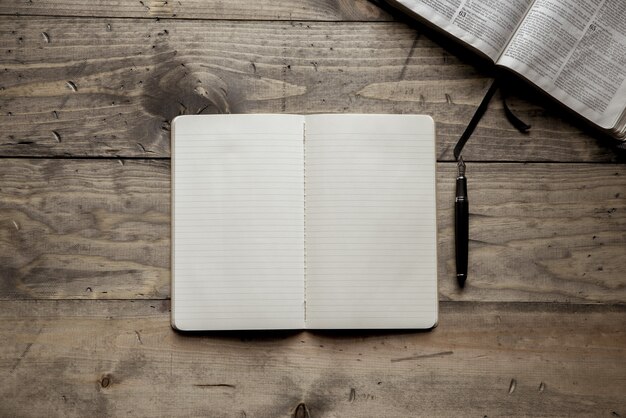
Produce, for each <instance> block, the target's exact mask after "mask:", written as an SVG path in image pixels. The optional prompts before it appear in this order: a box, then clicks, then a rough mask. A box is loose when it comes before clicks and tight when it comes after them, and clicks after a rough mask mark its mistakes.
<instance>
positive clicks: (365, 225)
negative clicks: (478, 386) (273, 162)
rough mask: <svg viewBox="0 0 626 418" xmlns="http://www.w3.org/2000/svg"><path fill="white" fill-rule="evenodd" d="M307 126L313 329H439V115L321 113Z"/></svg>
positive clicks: (308, 287)
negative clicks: (436, 119) (436, 124)
mask: <svg viewBox="0 0 626 418" xmlns="http://www.w3.org/2000/svg"><path fill="white" fill-rule="evenodd" d="M305 126H306V127H305V177H306V180H305V195H306V197H305V247H306V283H305V300H306V327H307V328H312V329H323V328H326V329H327V328H339V329H342V328H344V329H346V328H370V329H373V328H430V327H432V326H434V325H435V324H436V322H437V236H436V232H437V225H436V210H435V200H436V199H435V170H436V165H435V134H434V123H433V121H432V119H431V118H430V117H428V116H415V115H313V116H307V117H306V120H305Z"/></svg>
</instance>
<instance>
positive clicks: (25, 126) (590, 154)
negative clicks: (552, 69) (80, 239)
mask: <svg viewBox="0 0 626 418" xmlns="http://www.w3.org/2000/svg"><path fill="white" fill-rule="evenodd" d="M340 4H344V3H343V2H340ZM346 4H348V3H346ZM25 7H26V6H25ZM28 7H30V6H28ZM355 7H356V6H355ZM316 10H318V9H316ZM475 64H476V62H475V60H468V59H466V58H460V55H459V56H456V55H451V54H450V53H449V51H448V50H445V49H443V48H442V47H441V46H439V45H438V44H437V43H435V42H433V41H432V40H430V39H428V38H427V37H426V36H422V35H420V33H418V32H416V31H415V30H414V29H412V28H410V27H408V26H406V25H405V24H403V23H398V22H381V23H367V22H365V23H349V22H339V23H328V22H327V23H324V22H309V23H307V22H231V21H216V22H210V23H207V22H203V21H195V20H176V19H174V20H161V21H155V20H145V19H99V18H49V17H29V18H15V17H10V16H4V17H0V72H2V78H1V79H0V122H1V123H2V126H3V129H2V130H1V131H0V156H109V157H111V156H113V157H114V156H121V157H148V158H152V157H167V156H169V122H170V121H171V119H172V118H173V117H174V116H176V115H178V114H183V113H187V114H189V113H217V112H220V113H223V112H232V113H250V112H272V113H277V112H278V113H280V112H282V113H316V112H353V113H425V114H430V115H432V116H433V117H434V119H435V121H436V122H437V135H438V139H437V155H438V158H439V160H452V158H453V156H452V149H453V146H454V144H455V143H456V141H457V139H458V138H459V136H460V135H461V133H462V132H463V130H464V128H465V126H466V125H467V123H468V122H469V120H470V118H471V116H472V115H473V113H474V111H475V110H476V107H477V106H478V104H479V103H480V100H481V99H482V96H483V94H484V93H485V91H486V88H487V87H488V86H489V83H490V82H491V79H490V78H489V76H488V74H486V73H485V72H482V71H481V70H478V69H477V67H475ZM533 100H536V99H533ZM513 106H514V107H515V108H516V110H517V111H518V113H519V114H520V116H521V117H523V118H525V119H526V120H527V121H528V122H529V123H531V124H532V125H533V130H532V132H531V134H530V135H522V134H520V133H518V132H517V131H516V130H515V129H513V128H512V127H511V126H510V125H509V124H508V123H506V122H505V120H504V118H503V111H502V108H501V103H500V102H499V101H494V102H493V103H492V106H491V108H490V110H489V111H488V112H487V114H486V115H485V117H484V118H483V120H482V121H481V123H480V125H479V127H478V129H477V130H476V132H475V134H474V136H473V138H472V140H471V142H470V144H469V145H468V146H467V148H466V151H465V157H466V159H467V160H482V161H489V160H496V161H586V162H591V161H596V162H606V161H614V160H616V155H615V154H614V153H613V152H611V150H610V149H607V148H605V147H604V146H603V145H601V144H600V143H599V142H598V140H597V139H594V138H593V137H592V136H590V135H589V134H588V133H585V132H583V131H581V129H580V126H579V125H572V124H570V123H569V122H567V121H566V119H565V118H566V117H567V116H564V115H562V114H561V113H560V112H559V111H558V110H554V109H548V110H546V109H544V108H543V107H542V105H541V103H539V102H538V101H527V100H526V99H513Z"/></svg>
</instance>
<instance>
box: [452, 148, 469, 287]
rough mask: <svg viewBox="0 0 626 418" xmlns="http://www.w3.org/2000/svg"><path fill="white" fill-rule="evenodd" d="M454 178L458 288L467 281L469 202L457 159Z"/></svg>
mask: <svg viewBox="0 0 626 418" xmlns="http://www.w3.org/2000/svg"><path fill="white" fill-rule="evenodd" d="M457 168H458V173H457V177H456V199H455V202H454V230H455V236H454V247H455V250H456V279H457V281H458V282H459V286H460V287H463V286H465V281H466V280H467V253H468V245H469V242H468V241H469V201H468V200H467V178H466V177H465V163H464V162H463V157H460V158H459V162H458V164H457Z"/></svg>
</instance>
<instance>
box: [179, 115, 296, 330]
mask: <svg viewBox="0 0 626 418" xmlns="http://www.w3.org/2000/svg"><path fill="white" fill-rule="evenodd" d="M303 124H304V119H303V117H302V116H294V115H207V116H183V117H178V118H176V119H175V120H174V122H173V123H172V182H173V204H172V206H173V207H172V246H173V247H172V275H173V276H172V325H173V326H174V327H175V328H178V329H181V330H240V329H291V328H304V232H303V231H304V220H303V219H304V176H303V164H304V161H303V159H304V148H303V128H304V125H303Z"/></svg>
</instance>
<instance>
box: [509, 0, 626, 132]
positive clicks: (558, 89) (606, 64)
mask: <svg viewBox="0 0 626 418" xmlns="http://www.w3.org/2000/svg"><path fill="white" fill-rule="evenodd" d="M497 63H498V64H499V65H502V66H505V67H508V68H510V69H512V70H514V71H516V72H517V73H519V74H521V75H522V76H524V77H526V78H527V79H529V80H530V81H531V82H533V83H534V84H536V85H537V86H539V87H540V88H542V89H543V90H545V91H546V92H547V93H549V94H550V95H552V96H553V97H555V98H556V99H557V100H559V101H560V102H562V103H564V104H565V105H566V106H568V107H570V108H571V109H573V110H574V111H576V112H577V113H579V114H581V115H582V116H583V117H585V118H587V119H589V120H590V121H591V122H593V123H595V124H597V125H599V126H600V127H602V128H605V129H609V128H612V127H614V126H615V124H616V123H617V121H618V119H619V118H620V116H621V115H622V112H623V111H624V108H625V107H626V1H624V0H536V1H535V4H534V5H533V7H532V8H531V9H530V11H529V12H528V14H527V16H526V18H525V19H524V21H523V22H522V24H521V25H520V27H519V28H518V30H517V33H516V34H515V35H514V36H513V38H512V39H511V42H510V43H509V45H508V46H507V48H506V50H505V51H504V53H503V54H502V57H501V58H500V59H499V60H498V62H497Z"/></svg>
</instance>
